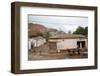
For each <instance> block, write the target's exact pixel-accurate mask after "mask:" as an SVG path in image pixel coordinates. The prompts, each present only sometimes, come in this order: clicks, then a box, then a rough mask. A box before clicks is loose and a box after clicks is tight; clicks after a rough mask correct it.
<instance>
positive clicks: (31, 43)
mask: <svg viewBox="0 0 100 76" xmlns="http://www.w3.org/2000/svg"><path fill="white" fill-rule="evenodd" d="M44 43H46V39H45V38H43V37H41V36H37V37H31V38H29V39H28V49H29V50H30V49H32V48H34V47H39V46H41V45H43V44H44Z"/></svg>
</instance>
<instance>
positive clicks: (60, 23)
mask: <svg viewBox="0 0 100 76" xmlns="http://www.w3.org/2000/svg"><path fill="white" fill-rule="evenodd" d="M28 23H36V24H42V25H44V26H45V27H48V28H54V29H57V30H61V31H64V32H66V33H67V32H68V31H71V32H74V31H75V30H76V28H77V27H78V26H82V27H86V26H88V17H83V16H50V15H49V16H46V15H28Z"/></svg>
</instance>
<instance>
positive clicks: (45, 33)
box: [42, 31, 50, 41]
mask: <svg viewBox="0 0 100 76" xmlns="http://www.w3.org/2000/svg"><path fill="white" fill-rule="evenodd" d="M42 37H44V38H45V39H46V41H48V38H49V37H50V32H48V31H45V32H44V33H42Z"/></svg>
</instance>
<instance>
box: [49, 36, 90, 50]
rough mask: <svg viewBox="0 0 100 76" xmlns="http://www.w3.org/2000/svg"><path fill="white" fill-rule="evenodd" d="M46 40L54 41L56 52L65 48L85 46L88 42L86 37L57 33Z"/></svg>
mask: <svg viewBox="0 0 100 76" xmlns="http://www.w3.org/2000/svg"><path fill="white" fill-rule="evenodd" d="M48 41H49V42H54V43H56V45H57V50H58V52H60V50H66V49H75V48H87V43H88V42H87V37H85V36H84V35H75V34H58V35H55V36H52V37H50V38H49V40H48Z"/></svg>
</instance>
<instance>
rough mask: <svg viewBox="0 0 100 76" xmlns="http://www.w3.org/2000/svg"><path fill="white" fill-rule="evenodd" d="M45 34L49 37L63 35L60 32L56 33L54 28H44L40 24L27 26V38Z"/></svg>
mask: <svg viewBox="0 0 100 76" xmlns="http://www.w3.org/2000/svg"><path fill="white" fill-rule="evenodd" d="M45 32H49V33H50V35H51V36H54V35H57V34H62V33H65V32H63V31H60V30H59V31H58V30H57V29H54V28H48V27H45V26H44V25H42V24H34V23H29V24H28V36H29V37H36V36H39V35H42V34H43V33H45Z"/></svg>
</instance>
